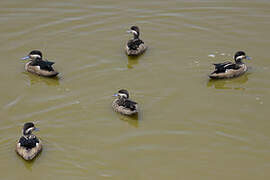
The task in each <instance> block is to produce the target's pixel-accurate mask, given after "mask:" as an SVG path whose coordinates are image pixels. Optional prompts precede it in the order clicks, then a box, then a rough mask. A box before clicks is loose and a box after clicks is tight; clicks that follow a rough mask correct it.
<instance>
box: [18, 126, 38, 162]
mask: <svg viewBox="0 0 270 180" xmlns="http://www.w3.org/2000/svg"><path fill="white" fill-rule="evenodd" d="M37 130H38V129H37V128H36V127H35V125H34V123H32V122H28V123H25V124H24V126H23V129H22V133H23V135H22V137H21V138H20V139H19V141H18V142H17V145H16V152H17V153H18V154H19V155H20V156H21V157H22V158H23V159H25V160H32V159H34V158H35V157H36V156H37V155H38V154H39V153H40V152H41V150H42V144H41V141H40V140H39V139H38V138H37V137H36V136H35V135H34V134H32V132H33V131H37Z"/></svg>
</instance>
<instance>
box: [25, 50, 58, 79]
mask: <svg viewBox="0 0 270 180" xmlns="http://www.w3.org/2000/svg"><path fill="white" fill-rule="evenodd" d="M26 59H30V61H29V62H27V63H26V64H25V70H26V71H28V72H31V73H33V74H37V75H39V76H45V77H54V76H57V74H58V72H56V71H55V70H54V69H53V67H52V65H53V64H54V62H51V61H47V60H43V59H42V53H41V52H40V51H38V50H33V51H31V52H30V53H29V54H28V56H26V57H23V58H22V60H26Z"/></svg>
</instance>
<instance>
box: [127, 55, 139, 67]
mask: <svg viewBox="0 0 270 180" xmlns="http://www.w3.org/2000/svg"><path fill="white" fill-rule="evenodd" d="M138 63H139V57H136V56H128V64H127V67H128V69H133V66H134V65H136V64H138Z"/></svg>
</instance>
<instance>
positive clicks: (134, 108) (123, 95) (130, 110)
mask: <svg viewBox="0 0 270 180" xmlns="http://www.w3.org/2000/svg"><path fill="white" fill-rule="evenodd" d="M114 96H115V97H117V98H116V99H115V100H114V101H113V102H112V108H113V110H114V111H116V112H118V113H120V114H123V115H128V116H131V115H136V114H137V113H138V104H137V103H136V102H134V101H132V100H130V99H129V93H128V91H127V90H125V89H121V90H119V91H118V93H116V94H114Z"/></svg>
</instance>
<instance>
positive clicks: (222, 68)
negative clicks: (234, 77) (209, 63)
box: [213, 62, 240, 73]
mask: <svg viewBox="0 0 270 180" xmlns="http://www.w3.org/2000/svg"><path fill="white" fill-rule="evenodd" d="M214 66H215V71H214V72H213V73H224V72H226V71H227V70H230V69H233V70H237V69H239V68H240V66H239V65H237V64H235V63H232V62H224V63H218V64H214Z"/></svg>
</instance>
